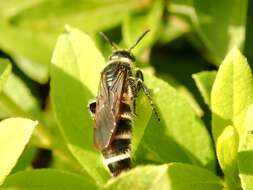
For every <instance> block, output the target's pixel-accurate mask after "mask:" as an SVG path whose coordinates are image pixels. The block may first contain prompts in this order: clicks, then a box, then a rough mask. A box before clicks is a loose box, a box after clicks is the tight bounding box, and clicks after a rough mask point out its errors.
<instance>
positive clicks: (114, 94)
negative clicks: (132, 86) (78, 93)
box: [94, 70, 127, 150]
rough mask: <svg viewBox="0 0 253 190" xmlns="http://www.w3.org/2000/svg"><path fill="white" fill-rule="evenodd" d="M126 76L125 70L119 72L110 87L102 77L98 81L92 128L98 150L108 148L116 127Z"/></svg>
mask: <svg viewBox="0 0 253 190" xmlns="http://www.w3.org/2000/svg"><path fill="white" fill-rule="evenodd" d="M126 76H127V72H125V70H119V71H118V73H117V76H116V77H115V79H114V80H113V81H112V83H111V85H110V86H109V85H108V84H107V82H106V80H105V76H104V75H102V78H101V80H100V85H99V94H98V98H97V108H96V113H95V128H94V143H95V145H96V147H97V148H98V149H100V150H102V149H104V148H106V147H108V145H109V144H110V142H111V140H112V136H113V133H114V131H115V128H116V126H117V123H118V119H119V112H120V104H121V97H122V94H123V90H124V85H125V81H126Z"/></svg>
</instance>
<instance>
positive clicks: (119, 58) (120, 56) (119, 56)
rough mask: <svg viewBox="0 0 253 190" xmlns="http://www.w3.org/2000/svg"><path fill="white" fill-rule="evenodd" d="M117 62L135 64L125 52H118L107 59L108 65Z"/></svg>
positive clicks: (129, 54)
mask: <svg viewBox="0 0 253 190" xmlns="http://www.w3.org/2000/svg"><path fill="white" fill-rule="evenodd" d="M113 62H119V63H126V64H127V63H128V64H129V65H132V64H133V63H134V62H135V58H134V56H133V55H132V54H131V53H130V52H129V51H127V50H118V51H115V52H113V53H112V55H111V56H110V57H109V63H113Z"/></svg>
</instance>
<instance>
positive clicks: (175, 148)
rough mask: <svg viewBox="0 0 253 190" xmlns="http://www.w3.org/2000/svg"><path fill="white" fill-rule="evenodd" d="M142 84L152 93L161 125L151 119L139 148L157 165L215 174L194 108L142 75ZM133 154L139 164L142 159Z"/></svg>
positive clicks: (207, 140)
mask: <svg viewBox="0 0 253 190" xmlns="http://www.w3.org/2000/svg"><path fill="white" fill-rule="evenodd" d="M145 83H146V85H147V86H148V88H150V89H152V92H153V93H152V96H153V98H154V102H155V104H156V106H157V107H158V112H159V116H160V117H161V122H158V121H156V119H154V118H151V119H150V121H149V124H148V126H147V127H146V130H145V134H144V137H143V139H142V141H141V145H142V146H144V148H145V149H146V150H147V151H148V153H149V154H150V155H152V157H153V158H156V159H155V161H156V162H158V163H167V162H172V161H178V162H187V163H193V164H196V165H201V166H205V167H207V168H208V169H210V170H214V168H215V156H214V152H213V147H212V141H211V138H210V136H209V134H208V132H207V130H206V128H205V126H204V124H203V123H202V122H201V120H200V118H198V117H197V115H196V114H195V111H194V110H193V108H192V107H191V106H190V105H189V103H188V102H187V101H186V100H185V99H184V98H183V97H182V96H181V95H179V94H178V92H177V91H176V90H175V89H174V88H172V87H171V86H170V85H168V84H167V83H165V82H164V81H162V80H160V79H157V78H155V77H152V76H148V75H145ZM137 106H138V105H137ZM139 106H140V107H141V105H139ZM149 109H150V108H149ZM146 120H148V117H147V118H146ZM134 127H135V126H134ZM193 137H194V138H193ZM200 142H201V143H200ZM165 150H166V151H165ZM136 154H137V155H136V157H137V158H136V159H137V160H138V161H141V160H143V159H144V158H143V157H144V155H143V153H142V152H138V151H137V153H136Z"/></svg>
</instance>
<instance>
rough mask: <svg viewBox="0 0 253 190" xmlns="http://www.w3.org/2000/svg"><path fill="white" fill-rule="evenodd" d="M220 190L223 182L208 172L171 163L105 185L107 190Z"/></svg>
mask: <svg viewBox="0 0 253 190" xmlns="http://www.w3.org/2000/svg"><path fill="white" fill-rule="evenodd" d="M133 187H134V189H136V190H149V189H150V190H151V189H161V190H167V189H168V190H170V189H173V190H185V189H194V190H203V187H204V189H205V190H218V189H222V188H223V186H222V182H221V180H220V179H219V178H218V177H217V176H215V175H214V174H213V173H211V172H209V171H208V170H205V169H202V168H199V167H196V166H191V165H187V164H180V163H171V164H168V165H160V166H151V165H149V166H144V167H143V166H142V167H137V168H135V169H133V170H131V171H130V172H127V173H125V174H123V175H120V176H119V177H117V178H113V179H111V180H109V181H108V183H107V184H106V185H105V188H104V189H106V190H110V189H113V190H128V189H132V188H133Z"/></svg>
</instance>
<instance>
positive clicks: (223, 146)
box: [216, 126, 240, 189]
mask: <svg viewBox="0 0 253 190" xmlns="http://www.w3.org/2000/svg"><path fill="white" fill-rule="evenodd" d="M238 145H239V136H238V134H237V131H236V129H235V128H234V127H233V126H227V127H226V128H225V129H224V130H223V132H222V133H221V135H220V136H219V137H218V139H217V148H216V149H217V157H218V160H219V163H220V166H221V168H222V170H223V173H224V175H225V182H226V185H227V188H228V189H237V188H239V187H240V180H239V176H238V166H237V155H238V153H237V152H238ZM236 187H237V188H236Z"/></svg>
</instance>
